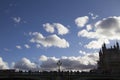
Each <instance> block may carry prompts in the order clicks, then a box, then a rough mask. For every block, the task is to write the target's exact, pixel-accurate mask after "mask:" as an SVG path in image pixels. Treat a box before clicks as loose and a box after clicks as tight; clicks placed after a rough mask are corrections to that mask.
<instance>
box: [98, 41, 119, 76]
mask: <svg viewBox="0 0 120 80" xmlns="http://www.w3.org/2000/svg"><path fill="white" fill-rule="evenodd" d="M97 71H98V72H104V73H114V74H115V73H116V74H118V73H120V46H119V44H118V42H116V44H115V45H114V46H111V47H110V48H106V44H103V46H102V48H101V50H100V52H99V61H98V65H97Z"/></svg>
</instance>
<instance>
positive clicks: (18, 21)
mask: <svg viewBox="0 0 120 80" xmlns="http://www.w3.org/2000/svg"><path fill="white" fill-rule="evenodd" d="M13 20H14V22H15V23H20V22H21V18H20V17H13Z"/></svg>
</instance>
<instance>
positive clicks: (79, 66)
mask: <svg viewBox="0 0 120 80" xmlns="http://www.w3.org/2000/svg"><path fill="white" fill-rule="evenodd" d="M82 52H83V51H82ZM85 53H86V52H85ZM46 58H47V59H46V60H45V61H42V64H41V68H42V69H43V70H57V62H58V60H60V61H61V62H62V65H61V68H62V70H81V71H82V70H90V69H92V68H96V66H97V65H96V64H97V60H98V53H93V54H92V53H86V54H84V55H83V56H78V57H75V56H71V57H66V56H63V57H61V58H60V59H59V58H56V57H46Z"/></svg>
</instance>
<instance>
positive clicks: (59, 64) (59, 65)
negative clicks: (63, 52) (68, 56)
mask: <svg viewBox="0 0 120 80" xmlns="http://www.w3.org/2000/svg"><path fill="white" fill-rule="evenodd" d="M61 65H62V62H61V61H60V60H59V61H58V62H57V66H58V72H60V67H61Z"/></svg>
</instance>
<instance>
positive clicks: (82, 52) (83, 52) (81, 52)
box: [79, 50, 87, 55]
mask: <svg viewBox="0 0 120 80" xmlns="http://www.w3.org/2000/svg"><path fill="white" fill-rule="evenodd" d="M79 53H80V54H82V55H85V54H87V53H86V52H85V51H82V50H80V51H79Z"/></svg>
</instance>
